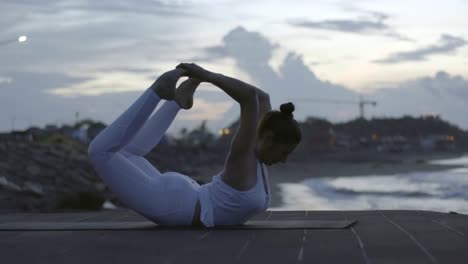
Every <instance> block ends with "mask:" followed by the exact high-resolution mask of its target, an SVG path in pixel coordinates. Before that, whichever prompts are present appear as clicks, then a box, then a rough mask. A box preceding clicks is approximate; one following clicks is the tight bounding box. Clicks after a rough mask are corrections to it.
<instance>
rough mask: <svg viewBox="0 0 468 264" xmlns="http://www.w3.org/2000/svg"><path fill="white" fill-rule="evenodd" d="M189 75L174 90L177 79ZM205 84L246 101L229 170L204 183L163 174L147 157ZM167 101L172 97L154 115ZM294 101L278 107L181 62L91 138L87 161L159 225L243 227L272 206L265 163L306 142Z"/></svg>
mask: <svg viewBox="0 0 468 264" xmlns="http://www.w3.org/2000/svg"><path fill="white" fill-rule="evenodd" d="M183 76H188V77H189V78H188V79H187V80H185V81H183V82H182V83H181V84H180V85H179V87H177V89H176V84H177V81H178V80H179V78H181V77H183ZM201 82H208V83H211V84H213V85H215V86H217V87H219V88H220V89H222V90H223V91H224V92H226V93H227V94H228V95H229V96H230V97H232V98H233V99H234V100H235V101H237V102H238V103H239V105H240V109H241V114H240V123H239V127H238V129H237V131H236V133H235V135H234V138H233V140H232V142H231V146H230V150H229V153H228V155H227V157H226V161H225V164H224V169H223V170H222V171H221V172H219V173H218V174H216V175H214V176H213V178H212V181H211V182H209V183H207V184H204V185H201V186H200V185H199V184H198V183H197V182H195V181H194V180H193V179H191V178H190V177H188V176H186V175H183V174H180V173H177V172H165V173H161V172H160V171H158V170H157V169H156V168H155V167H154V166H152V165H151V163H149V162H148V161H147V160H146V159H145V158H144V157H143V156H144V155H146V154H147V153H148V152H150V151H151V150H152V149H153V148H154V147H155V146H156V145H157V144H158V143H159V141H160V139H161V138H162V137H163V135H164V133H165V132H166V130H167V129H168V128H169V126H170V124H171V123H172V121H173V120H174V118H175V116H176V115H177V113H178V112H179V110H180V109H185V110H188V109H190V108H191V107H192V105H193V94H194V92H195V90H196V88H197V87H198V85H199V84H200V83H201ZM161 99H163V100H166V101H165V102H164V104H163V105H162V106H161V108H160V109H158V111H156V113H155V114H153V115H152V116H151V117H150V115H151V113H152V112H153V111H154V109H155V108H156V106H157V104H158V103H159V102H160V101H161ZM293 111H294V105H293V104H292V103H287V104H282V105H281V107H280V111H272V110H271V105H270V99H269V95H268V94H267V93H265V92H263V91H261V90H260V89H258V88H256V87H254V86H252V85H250V84H247V83H245V82H242V81H240V80H237V79H234V78H231V77H228V76H225V75H222V74H219V73H214V72H211V71H208V70H206V69H204V68H202V67H200V66H198V65H196V64H193V63H181V64H179V65H178V66H177V67H176V68H175V69H173V70H171V71H168V72H166V73H164V74H162V75H161V76H160V77H159V78H158V79H157V80H156V81H155V82H154V83H153V84H152V85H151V86H150V87H149V88H148V89H146V90H145V92H144V93H143V95H141V96H140V97H139V98H138V99H137V100H136V101H135V102H134V103H133V104H132V105H131V106H130V107H129V108H128V109H127V110H126V111H125V112H124V113H123V114H121V115H120V116H119V117H118V118H117V119H116V120H115V121H114V122H112V123H111V124H110V125H109V126H108V127H106V128H105V129H104V130H103V131H101V133H99V135H97V136H96V138H95V139H94V140H93V141H92V142H91V143H90V145H89V148H88V156H89V159H90V161H91V163H92V165H93V167H94V168H95V170H96V171H97V173H98V175H99V176H100V177H101V178H102V180H103V181H104V183H105V184H106V185H108V186H109V188H110V189H111V190H112V191H113V192H114V193H115V194H116V195H117V196H118V197H119V200H120V201H122V202H123V203H124V204H125V205H127V206H128V207H129V208H131V209H133V210H134V211H136V212H138V213H140V214H141V215H143V216H145V217H146V218H148V219H150V220H152V221H153V222H155V223H157V224H160V225H167V226H177V225H181V226H205V227H213V226H219V225H239V224H243V223H245V222H246V221H247V220H248V219H249V218H251V217H252V216H254V215H256V214H258V213H260V212H262V211H265V210H266V209H267V208H268V206H269V204H270V188H269V184H268V173H267V170H266V168H265V164H266V165H269V166H270V165H273V164H275V163H278V162H285V161H286V159H287V157H288V155H289V154H290V153H291V152H292V151H293V150H294V149H295V147H296V146H297V145H298V144H299V142H300V140H301V131H300V128H299V125H298V123H297V122H296V121H295V120H294V118H293V114H292V112H293Z"/></svg>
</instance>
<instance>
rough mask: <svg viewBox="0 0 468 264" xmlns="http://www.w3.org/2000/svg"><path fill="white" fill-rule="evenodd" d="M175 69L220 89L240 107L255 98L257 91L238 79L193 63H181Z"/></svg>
mask: <svg viewBox="0 0 468 264" xmlns="http://www.w3.org/2000/svg"><path fill="white" fill-rule="evenodd" d="M176 68H182V69H185V70H186V71H187V74H188V75H189V76H190V77H195V78H197V79H199V80H201V81H202V82H209V83H211V84H213V85H215V86H217V87H219V88H221V90H223V91H224V92H225V93H227V94H228V95H229V96H230V97H231V98H232V99H234V100H235V101H237V102H238V103H239V104H241V106H242V104H243V103H245V102H246V101H248V100H251V99H252V97H256V96H257V90H258V89H257V88H256V87H254V86H252V85H250V84H248V83H245V82H243V81H240V80H238V79H235V78H232V77H229V76H225V75H223V74H220V73H215V72H211V71H208V70H206V69H204V68H202V67H200V66H198V65H196V64H194V63H181V64H179V65H178V66H177V67H176Z"/></svg>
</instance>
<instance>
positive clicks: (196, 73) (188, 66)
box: [176, 63, 212, 81]
mask: <svg viewBox="0 0 468 264" xmlns="http://www.w3.org/2000/svg"><path fill="white" fill-rule="evenodd" d="M176 69H184V70H185V71H186V73H187V75H188V76H189V77H192V78H196V79H198V80H200V81H208V79H209V76H210V75H211V74H212V72H210V71H208V70H205V69H204V68H202V67H200V66H198V65H197V64H195V63H181V64H179V65H177V67H176Z"/></svg>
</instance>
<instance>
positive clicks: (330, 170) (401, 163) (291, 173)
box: [196, 153, 463, 209]
mask: <svg viewBox="0 0 468 264" xmlns="http://www.w3.org/2000/svg"><path fill="white" fill-rule="evenodd" d="M395 156H397V157H399V158H398V159H395V158H394V157H392V159H388V160H391V161H360V162H350V161H336V160H335V161H334V160H311V161H309V162H286V163H279V164H275V165H273V166H270V167H268V173H269V181H270V189H271V206H272V207H278V206H281V205H282V204H283V202H284V197H283V196H284V195H285V194H284V190H283V188H284V184H286V185H287V184H301V183H302V182H304V181H305V180H308V179H314V178H324V179H325V178H326V179H328V178H337V177H340V178H347V177H366V176H367V177H379V176H388V175H405V174H409V173H423V174H424V173H431V172H438V171H439V172H443V171H448V170H452V169H457V168H460V167H463V166H462V165H459V164H450V165H449V164H432V163H431V161H432V160H441V159H456V158H459V157H462V156H463V153H424V154H405V155H403V154H401V155H395ZM220 170H222V166H219V165H218V166H209V167H208V166H207V167H202V168H200V169H199V173H198V175H197V176H196V178H197V179H198V180H201V181H204V182H209V181H210V180H211V177H212V176H213V175H215V174H216V173H218V172H219V171H220ZM283 209H285V208H283ZM286 209H287V208H286Z"/></svg>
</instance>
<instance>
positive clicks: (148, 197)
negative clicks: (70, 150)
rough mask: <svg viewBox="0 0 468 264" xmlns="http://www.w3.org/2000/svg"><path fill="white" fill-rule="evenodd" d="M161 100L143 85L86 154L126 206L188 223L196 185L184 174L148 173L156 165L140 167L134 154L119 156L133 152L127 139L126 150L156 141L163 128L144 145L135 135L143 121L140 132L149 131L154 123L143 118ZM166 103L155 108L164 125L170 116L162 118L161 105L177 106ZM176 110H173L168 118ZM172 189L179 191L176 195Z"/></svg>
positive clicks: (142, 148)
mask: <svg viewBox="0 0 468 264" xmlns="http://www.w3.org/2000/svg"><path fill="white" fill-rule="evenodd" d="M160 100H161V98H159V96H158V95H157V94H155V93H154V91H152V90H151V89H147V90H146V91H145V92H144V94H143V95H142V96H140V97H139V98H138V99H137V101H136V102H135V103H133V104H132V105H131V106H130V107H129V108H128V109H127V110H126V111H125V112H124V113H123V114H122V115H121V116H119V117H118V118H117V119H116V120H115V121H114V122H113V123H112V124H111V125H109V126H108V127H107V128H106V129H104V130H103V131H101V133H100V134H99V135H98V136H97V137H96V138H95V139H94V140H93V141H92V142H91V144H90V146H89V149H88V155H89V159H90V161H91V163H92V165H93V167H94V168H95V169H96V171H97V173H98V175H99V176H100V177H101V178H102V180H103V182H104V183H105V184H106V185H107V186H109V188H110V189H111V190H112V191H113V192H114V193H115V194H116V195H117V196H118V197H119V200H121V201H122V202H123V203H124V204H125V205H126V206H128V207H129V208H131V209H133V210H135V211H137V212H139V213H140V214H142V215H143V216H145V217H147V218H149V219H151V220H153V221H155V222H162V223H165V224H184V225H185V224H190V222H191V219H192V218H191V217H192V216H193V205H192V204H193V203H194V202H196V198H197V197H198V189H197V188H198V187H199V186H197V185H196V184H195V182H193V181H192V182H190V181H189V180H187V177H184V176H183V175H178V174H176V173H173V174H175V175H171V174H168V175H161V177H152V176H150V175H148V173H147V172H148V171H151V172H155V171H156V172H158V171H157V170H156V169H155V168H154V167H153V169H151V168H150V167H149V166H151V167H152V165H151V164H146V165H149V166H146V167H141V166H139V165H141V163H140V162H141V159H138V158H134V157H132V158H131V160H132V161H131V160H129V159H127V158H126V157H125V156H124V155H123V154H122V153H127V154H128V153H132V152H129V151H127V150H126V146H127V145H128V144H129V143H130V145H129V146H134V147H133V148H132V147H130V148H129V150H130V151H135V152H136V153H144V152H145V151H148V149H151V148H152V147H151V145H156V144H157V143H158V142H159V140H160V138H161V137H162V135H163V134H164V132H165V129H160V130H159V129H158V130H159V131H160V132H161V134H156V137H154V140H153V141H152V143H151V144H150V145H149V146H144V145H142V143H143V142H144V141H143V140H142V139H143V137H141V138H140V137H136V135H137V134H138V133H140V132H139V129H140V128H141V127H142V126H144V124H147V126H146V128H147V129H145V130H142V132H141V134H140V135H149V132H150V128H151V127H152V126H153V125H154V122H148V121H149V120H147V118H148V116H149V115H150V114H151V112H152V111H153V110H154V108H155V107H156V106H157V104H158V103H159V101H160ZM166 103H168V104H167V107H164V106H163V107H162V108H161V109H162V111H161V112H160V111H158V112H160V113H159V114H160V115H159V117H161V118H162V119H161V120H166V122H165V123H164V124H166V126H168V125H170V123H171V121H170V119H171V118H165V117H164V116H162V114H163V113H166V114H167V113H168V112H166V111H165V110H164V109H166V110H168V109H172V110H174V109H175V110H177V108H174V107H173V106H174V105H173V103H174V102H173V101H171V102H166ZM171 105H172V106H171ZM177 111H178V110H177ZM177 111H172V113H173V116H172V119H174V117H175V115H176V112H177ZM157 117H158V115H155V116H154V118H153V119H152V121H156V120H157ZM167 120H169V121H167ZM153 136H154V135H153ZM140 143H141V144H140ZM135 146H136V147H135ZM121 152H122V153H121ZM131 156H136V155H133V154H132V155H131ZM134 161H137V162H134ZM158 173H159V172H158ZM152 175H154V173H153V174H152ZM175 193H178V194H181V193H182V194H183V195H175Z"/></svg>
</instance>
